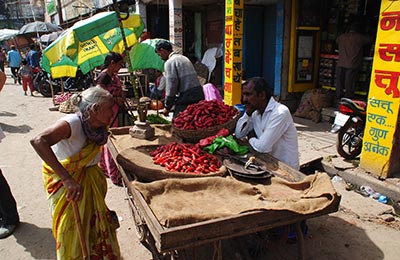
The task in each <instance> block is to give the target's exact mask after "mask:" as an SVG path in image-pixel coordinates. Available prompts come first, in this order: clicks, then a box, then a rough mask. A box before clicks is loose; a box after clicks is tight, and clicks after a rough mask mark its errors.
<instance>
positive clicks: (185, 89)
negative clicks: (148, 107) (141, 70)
mask: <svg viewBox="0 0 400 260" xmlns="http://www.w3.org/2000/svg"><path fill="white" fill-rule="evenodd" d="M155 51H156V53H157V54H158V56H160V58H161V59H162V60H164V61H165V63H164V76H165V101H164V107H165V108H164V112H163V114H164V115H165V116H168V115H169V112H170V111H171V109H172V107H173V106H175V109H174V114H173V117H174V118H175V117H176V116H178V114H179V112H181V111H183V110H185V109H186V107H187V106H188V105H190V104H194V103H197V102H199V101H200V100H204V93H203V87H202V86H201V85H200V82H199V79H198V77H197V73H196V71H195V69H194V67H193V64H192V62H191V61H190V60H189V59H188V58H187V57H185V56H183V55H182V54H179V53H176V52H174V51H173V50H172V44H171V43H170V42H169V41H166V40H160V41H159V42H157V44H156V48H155Z"/></svg>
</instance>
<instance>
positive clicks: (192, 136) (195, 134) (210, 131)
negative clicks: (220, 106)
mask: <svg viewBox="0 0 400 260" xmlns="http://www.w3.org/2000/svg"><path fill="white" fill-rule="evenodd" d="M239 118H240V112H239V110H238V113H237V114H236V116H234V117H233V118H232V119H231V120H229V121H227V122H225V123H223V124H221V125H216V126H212V127H208V128H203V129H195V130H193V129H186V130H185V129H180V128H177V127H175V126H174V125H172V133H173V134H175V135H176V136H178V137H180V138H182V139H183V140H184V141H185V142H189V143H197V142H198V141H200V140H201V139H203V138H206V137H209V136H212V135H216V134H217V133H218V131H219V130H221V129H222V128H226V129H228V130H229V133H230V134H232V133H233V132H234V131H235V128H236V123H237V121H238V120H239Z"/></svg>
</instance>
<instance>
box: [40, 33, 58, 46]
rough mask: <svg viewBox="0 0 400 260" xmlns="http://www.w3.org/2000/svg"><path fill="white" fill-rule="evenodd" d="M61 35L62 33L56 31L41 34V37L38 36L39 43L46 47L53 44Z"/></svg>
mask: <svg viewBox="0 0 400 260" xmlns="http://www.w3.org/2000/svg"><path fill="white" fill-rule="evenodd" d="M62 33H63V31H57V32H52V33H48V34H43V35H42V36H40V42H41V43H43V44H47V45H48V44H50V43H52V42H54V41H55V40H56V39H57V38H58V36H60V35H61V34H62Z"/></svg>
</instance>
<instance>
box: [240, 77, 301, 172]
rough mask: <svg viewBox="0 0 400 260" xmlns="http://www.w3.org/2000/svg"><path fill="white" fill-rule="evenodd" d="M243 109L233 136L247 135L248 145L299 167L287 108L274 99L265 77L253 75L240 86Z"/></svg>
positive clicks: (294, 166) (295, 132)
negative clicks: (243, 111) (244, 107)
mask: <svg viewBox="0 0 400 260" xmlns="http://www.w3.org/2000/svg"><path fill="white" fill-rule="evenodd" d="M242 98H243V104H244V105H246V113H244V115H243V116H242V117H241V118H240V119H239V121H238V122H237V124H236V130H235V135H236V137H237V138H245V137H247V139H248V142H249V144H250V145H251V147H252V148H253V149H254V150H256V151H257V152H260V153H269V154H271V155H272V156H274V157H275V158H276V159H278V160H280V161H282V162H284V163H286V164H288V165H289V166H291V167H293V168H294V169H297V170H298V169H299V151H298V143H297V130H296V127H295V126H294V123H293V119H292V116H291V114H290V111H289V109H288V108H287V107H286V106H285V105H283V104H280V103H278V102H277V101H275V99H274V97H273V89H272V88H271V87H270V86H269V85H268V83H267V82H266V80H265V79H264V78H261V77H254V78H251V79H249V80H248V81H246V82H245V83H244V84H243V86H242Z"/></svg>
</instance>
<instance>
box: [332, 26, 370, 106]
mask: <svg viewBox="0 0 400 260" xmlns="http://www.w3.org/2000/svg"><path fill="white" fill-rule="evenodd" d="M371 42H372V38H371V37H368V36H366V35H363V34H361V33H360V24H359V23H353V24H351V26H350V28H349V31H348V32H346V33H344V34H341V35H340V36H339V37H338V38H337V39H336V43H337V44H338V47H339V59H338V62H337V65H336V100H337V101H339V100H340V98H341V97H343V91H345V94H344V96H345V97H346V98H350V99H352V98H354V91H355V87H356V82H357V80H358V72H359V71H360V68H361V66H362V62H363V57H364V56H363V47H364V46H365V45H367V44H369V43H371Z"/></svg>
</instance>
